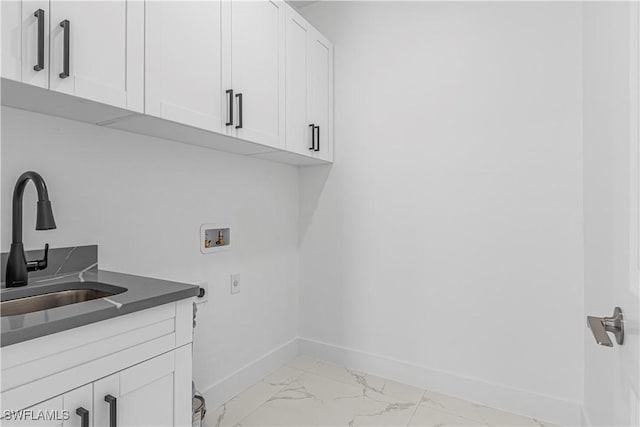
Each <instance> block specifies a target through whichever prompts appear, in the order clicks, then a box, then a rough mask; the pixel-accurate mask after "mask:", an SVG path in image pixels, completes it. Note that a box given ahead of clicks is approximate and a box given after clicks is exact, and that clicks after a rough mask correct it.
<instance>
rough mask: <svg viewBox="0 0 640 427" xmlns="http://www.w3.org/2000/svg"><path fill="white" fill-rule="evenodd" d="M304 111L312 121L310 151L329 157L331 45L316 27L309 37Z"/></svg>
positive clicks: (331, 98) (330, 154)
mask: <svg viewBox="0 0 640 427" xmlns="http://www.w3.org/2000/svg"><path fill="white" fill-rule="evenodd" d="M309 41H310V45H309V52H308V55H309V56H308V59H309V65H308V67H309V98H308V101H309V104H308V107H307V109H308V111H309V117H310V119H311V121H312V122H313V123H314V125H315V127H316V129H315V135H314V141H313V142H314V143H315V148H314V150H313V152H314V155H315V156H317V157H319V158H321V159H324V160H332V159H333V45H332V44H331V43H330V42H329V41H328V40H327V39H326V38H325V37H324V36H322V35H321V34H320V33H318V32H317V31H314V32H313V37H311V39H310V40H309Z"/></svg>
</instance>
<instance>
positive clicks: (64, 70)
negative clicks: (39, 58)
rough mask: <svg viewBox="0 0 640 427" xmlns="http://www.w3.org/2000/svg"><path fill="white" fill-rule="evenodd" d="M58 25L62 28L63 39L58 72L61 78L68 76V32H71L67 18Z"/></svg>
mask: <svg viewBox="0 0 640 427" xmlns="http://www.w3.org/2000/svg"><path fill="white" fill-rule="evenodd" d="M60 26H61V27H62V28H64V41H63V50H64V53H63V55H64V56H63V58H62V72H61V73H60V74H59V75H60V78H61V79H66V78H67V77H69V54H70V53H69V33H70V32H71V23H70V22H69V20H68V19H65V20H64V21H62V22H61V23H60Z"/></svg>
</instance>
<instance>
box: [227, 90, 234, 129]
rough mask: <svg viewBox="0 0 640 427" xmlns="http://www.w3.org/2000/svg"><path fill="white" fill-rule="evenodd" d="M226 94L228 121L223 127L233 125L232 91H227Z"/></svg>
mask: <svg viewBox="0 0 640 427" xmlns="http://www.w3.org/2000/svg"><path fill="white" fill-rule="evenodd" d="M227 94H228V95H229V121H228V122H227V123H225V125H227V126H231V125H232V124H233V89H227Z"/></svg>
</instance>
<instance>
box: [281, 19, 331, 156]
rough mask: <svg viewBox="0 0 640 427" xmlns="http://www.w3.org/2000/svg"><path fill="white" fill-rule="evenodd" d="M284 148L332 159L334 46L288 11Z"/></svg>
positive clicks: (305, 22)
mask: <svg viewBox="0 0 640 427" xmlns="http://www.w3.org/2000/svg"><path fill="white" fill-rule="evenodd" d="M285 46H286V118H287V123H286V148H287V150H289V151H293V152H295V153H299V154H304V155H308V156H312V157H316V158H320V159H323V160H328V161H331V160H332V158H333V108H332V105H333V45H332V44H331V43H330V42H329V41H328V40H327V39H326V38H325V37H323V36H322V35H321V34H320V33H319V32H318V31H317V30H316V29H315V28H313V27H312V26H311V25H310V24H309V23H308V22H307V21H306V20H304V19H303V18H302V17H301V16H300V15H299V14H298V13H296V12H295V11H294V10H293V9H292V8H291V7H287V24H286V45H285Z"/></svg>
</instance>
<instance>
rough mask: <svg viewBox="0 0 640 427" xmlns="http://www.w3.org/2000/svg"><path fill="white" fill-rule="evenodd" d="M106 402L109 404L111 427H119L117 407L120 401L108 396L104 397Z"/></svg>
mask: <svg viewBox="0 0 640 427" xmlns="http://www.w3.org/2000/svg"><path fill="white" fill-rule="evenodd" d="M104 401H105V402H107V403H108V404H109V427H117V421H118V409H117V406H116V405H117V403H118V399H116V398H115V397H113V396H112V395H110V394H107V395H106V396H105V397H104Z"/></svg>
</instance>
